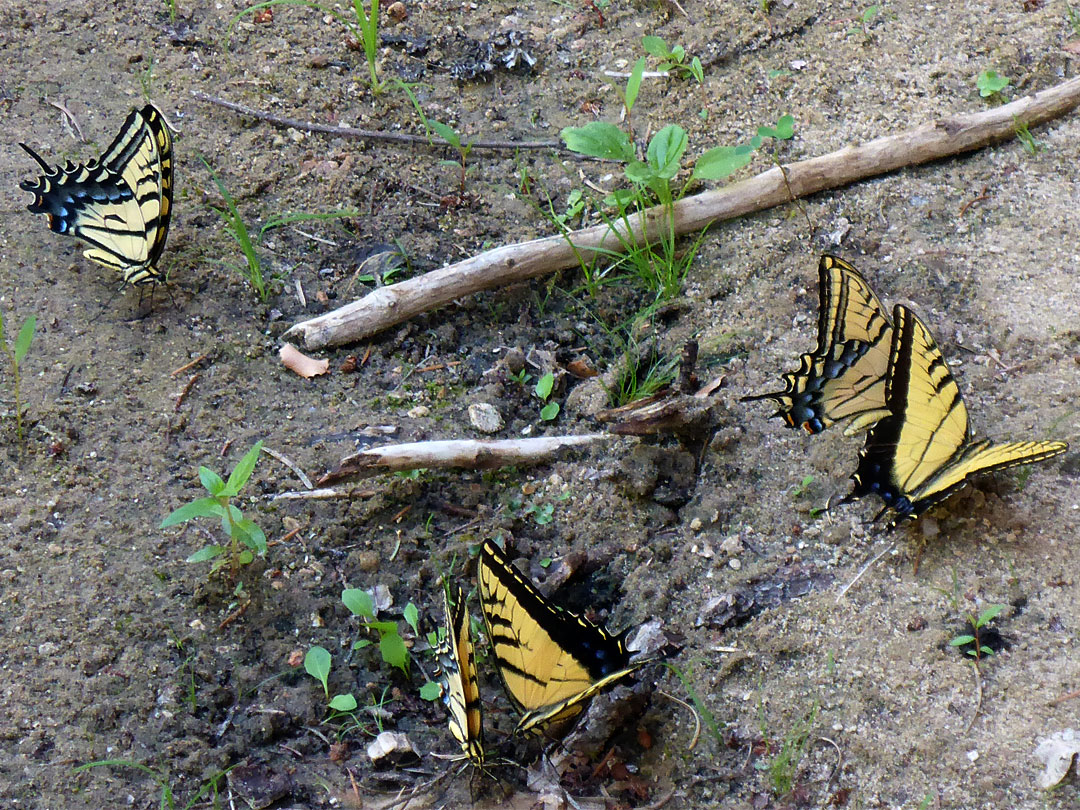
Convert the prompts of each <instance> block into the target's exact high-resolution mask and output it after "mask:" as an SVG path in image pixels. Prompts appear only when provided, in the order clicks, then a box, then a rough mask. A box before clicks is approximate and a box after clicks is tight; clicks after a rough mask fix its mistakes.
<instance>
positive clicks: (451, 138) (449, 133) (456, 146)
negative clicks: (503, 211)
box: [397, 81, 476, 194]
mask: <svg viewBox="0 0 1080 810" xmlns="http://www.w3.org/2000/svg"><path fill="white" fill-rule="evenodd" d="M397 84H398V86H399V87H401V89H402V90H404V91H405V95H407V96H408V97H409V101H411V102H412V105H413V107H414V108H415V109H416V114H417V115H419V116H420V121H421V123H423V125H424V130H425V131H426V132H427V136H428V143H430V144H431V145H432V146H434V145H435V142H434V141H433V140H432V139H431V133H432V132H434V133H435V134H436V135H437V136H438V137H440V138H442V139H443V140H444V141H446V142H447V143H448V144H449V145H450V148H451V149H453V150H454V151H455V152H457V153H458V159H457V160H456V161H454V160H441V161H439V162H440V163H441V164H442V165H444V166H456V167H458V168H459V169H460V172H461V173H460V176H459V186H458V187H459V189H460V192H461V193H462V194H464V193H465V174H466V172H467V171H468V167H467V165H466V163H467V161H468V159H469V154H470V153H471V152H472V148H473V143H474V142H475V140H476V139H475V138H473V139H472V140H470V141H469V142H468V143H466V144H462V143H461V135H460V134H459V133H458V131H457V130H456V129H454V128H453V127H451V126H450V125H449V124H443V123H442V122H440V121H435V120H433V119H431V118H428V117H427V116H426V115H424V111H423V109H421V107H420V102H419V101H417V99H416V96H415V94H414V93H413V91H412V88H411V87H410V86H409V85H408V84H406V83H405V82H402V81H398V83H397Z"/></svg>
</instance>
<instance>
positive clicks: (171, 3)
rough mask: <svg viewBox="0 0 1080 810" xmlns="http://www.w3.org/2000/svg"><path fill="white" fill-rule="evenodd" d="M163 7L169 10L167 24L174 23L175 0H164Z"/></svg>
mask: <svg viewBox="0 0 1080 810" xmlns="http://www.w3.org/2000/svg"><path fill="white" fill-rule="evenodd" d="M165 8H166V10H168V12H169V24H170V25H176V0H165Z"/></svg>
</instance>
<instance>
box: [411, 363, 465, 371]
mask: <svg viewBox="0 0 1080 810" xmlns="http://www.w3.org/2000/svg"><path fill="white" fill-rule="evenodd" d="M460 365H461V361H460V360H451V361H450V362H449V363H436V364H435V365H432V366H424V367H423V368H418V369H415V372H416V373H417V374H423V373H424V372H425V371H442V370H443V369H446V368H453V367H454V366H460Z"/></svg>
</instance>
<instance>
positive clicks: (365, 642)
mask: <svg viewBox="0 0 1080 810" xmlns="http://www.w3.org/2000/svg"><path fill="white" fill-rule="evenodd" d="M374 643H375V642H373V641H372V640H371V639H369V638H362V639H360V640H359V641H354V642H353V645H352V648H353V649H354V650H362V649H364V647H370V646H371V645H372V644H374Z"/></svg>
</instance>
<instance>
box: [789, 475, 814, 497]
mask: <svg viewBox="0 0 1080 810" xmlns="http://www.w3.org/2000/svg"><path fill="white" fill-rule="evenodd" d="M812 483H814V476H812V475H808V476H806V477H805V478H804V479H803V480H802V481H800V482H799V483H798V484H797V485H796V486H795V487H793V488H792V490H791V497H792V498H801V497H802V496H803V495H805V494H806V490H807V488H808V487H809V486H810V485H811V484H812Z"/></svg>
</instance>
